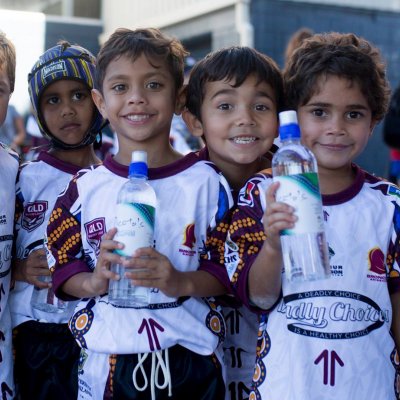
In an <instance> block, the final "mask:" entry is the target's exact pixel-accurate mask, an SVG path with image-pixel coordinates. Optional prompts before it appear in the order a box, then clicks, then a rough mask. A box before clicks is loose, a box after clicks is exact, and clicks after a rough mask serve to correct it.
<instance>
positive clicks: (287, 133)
mask: <svg viewBox="0 0 400 400" xmlns="http://www.w3.org/2000/svg"><path fill="white" fill-rule="evenodd" d="M279 136H280V138H281V140H286V139H298V138H300V128H299V124H298V122H297V113H296V111H294V110H289V111H282V112H280V113H279Z"/></svg>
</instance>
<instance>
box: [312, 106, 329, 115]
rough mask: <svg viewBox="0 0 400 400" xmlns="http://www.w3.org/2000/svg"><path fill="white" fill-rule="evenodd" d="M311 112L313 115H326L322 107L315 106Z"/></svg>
mask: <svg viewBox="0 0 400 400" xmlns="http://www.w3.org/2000/svg"><path fill="white" fill-rule="evenodd" d="M311 113H312V114H313V115H314V116H315V117H324V116H325V115H326V112H325V111H324V110H323V109H322V108H315V109H314V110H312V111H311Z"/></svg>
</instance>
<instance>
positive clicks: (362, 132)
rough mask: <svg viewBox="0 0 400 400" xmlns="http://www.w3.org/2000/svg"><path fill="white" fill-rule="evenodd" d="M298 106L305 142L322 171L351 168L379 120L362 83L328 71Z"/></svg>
mask: <svg viewBox="0 0 400 400" xmlns="http://www.w3.org/2000/svg"><path fill="white" fill-rule="evenodd" d="M317 85H318V87H319V89H318V90H317V91H316V93H315V94H314V95H313V96H312V97H311V98H310V100H309V101H308V102H307V104H305V105H303V106H301V107H299V108H298V118H299V124H300V128H301V134H302V142H303V143H304V144H305V145H306V146H307V147H308V148H309V149H311V151H312V152H313V153H314V155H315V157H316V158H317V162H318V168H319V172H320V173H321V172H322V173H327V172H328V173H331V172H339V170H341V171H346V170H347V171H348V170H349V168H350V165H351V162H352V161H353V160H354V159H355V158H356V157H357V156H358V155H359V154H360V153H361V152H362V151H363V150H364V148H365V146H366V145H367V143H368V140H369V137H370V136H371V133H372V130H373V128H374V126H375V123H376V121H374V120H372V113H371V109H370V107H369V105H368V102H367V100H366V98H365V96H364V95H363V94H362V92H361V90H360V87H359V84H358V83H356V82H350V81H349V80H348V79H345V78H340V77H337V76H332V75H328V76H327V77H325V76H323V77H320V78H319V80H318V81H317Z"/></svg>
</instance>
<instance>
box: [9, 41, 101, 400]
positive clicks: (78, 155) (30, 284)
mask: <svg viewBox="0 0 400 400" xmlns="http://www.w3.org/2000/svg"><path fill="white" fill-rule="evenodd" d="M95 61H96V59H95V57H94V56H93V55H92V54H91V53H90V52H89V51H88V50H87V49H85V48H83V47H81V46H78V45H71V44H70V43H69V42H66V41H62V42H59V43H58V44H57V45H55V46H53V47H51V48H49V49H47V50H46V51H45V52H44V53H43V54H42V55H41V56H40V57H39V59H38V60H37V62H36V63H35V64H34V65H33V67H32V70H31V72H30V74H29V75H28V88H29V95H30V99H31V103H32V107H33V110H34V112H35V118H36V120H37V122H38V124H39V127H40V130H41V132H42V134H43V136H45V137H47V138H48V139H49V143H50V146H49V148H46V150H43V151H41V152H40V153H39V155H38V157H37V159H36V160H34V161H31V162H28V163H25V164H22V165H21V167H20V170H19V173H18V177H17V184H16V188H17V203H16V210H17V218H16V224H15V235H16V238H15V259H14V260H15V263H14V268H13V277H14V279H15V285H14V288H13V290H12V291H11V293H10V309H11V317H12V323H13V327H16V329H15V330H14V338H13V339H14V340H13V344H14V350H15V382H16V387H17V394H18V398H20V399H32V398H35V399H47V398H57V399H59V400H62V399H72V398H76V395H77V384H76V380H77V372H78V371H77V364H78V359H79V346H78V345H77V344H76V342H75V340H74V338H73V337H72V335H71V332H70V331H69V329H68V324H67V323H68V320H69V319H70V317H71V315H72V310H73V308H74V307H73V306H74V305H73V304H72V303H71V304H68V303H67V302H61V301H60V300H59V299H57V297H55V296H54V293H53V291H52V288H51V283H50V282H51V280H50V271H49V266H48V264H47V260H46V251H45V247H46V239H45V238H46V227H47V223H48V221H49V217H50V214H51V211H52V209H53V206H54V203H55V201H56V199H57V196H58V195H59V193H60V192H61V191H63V189H64V188H65V186H66V185H67V184H68V182H69V181H70V179H71V178H72V177H73V176H74V175H75V174H76V173H77V172H78V171H79V170H80V169H81V168H83V167H89V166H91V165H95V164H99V163H100V160H99V159H98V158H97V156H96V154H95V151H94V142H95V141H96V139H97V138H98V137H99V135H100V130H101V128H102V127H103V126H104V124H105V120H104V119H103V117H102V116H101V114H100V113H99V111H98V110H97V108H96V106H95V104H94V102H93V100H92V97H91V92H90V91H91V89H93V85H94V75H95Z"/></svg>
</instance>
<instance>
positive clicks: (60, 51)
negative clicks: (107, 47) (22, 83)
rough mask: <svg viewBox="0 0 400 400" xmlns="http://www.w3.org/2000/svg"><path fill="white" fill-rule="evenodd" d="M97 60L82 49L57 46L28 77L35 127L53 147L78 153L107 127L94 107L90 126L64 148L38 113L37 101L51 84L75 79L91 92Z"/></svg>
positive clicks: (65, 44) (62, 45)
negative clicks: (78, 139) (80, 139)
mask: <svg viewBox="0 0 400 400" xmlns="http://www.w3.org/2000/svg"><path fill="white" fill-rule="evenodd" d="M95 65H96V59H95V57H94V56H93V54H92V53H90V52H89V51H88V50H86V49H84V48H83V47H80V46H76V45H70V44H69V43H67V42H65V43H61V44H58V45H56V46H54V47H52V48H51V49H49V50H47V51H46V52H45V53H43V54H42V55H41V56H40V58H39V60H38V61H37V62H36V64H35V65H34V66H33V68H32V70H31V72H30V73H29V75H28V89H29V96H30V99H31V103H32V107H33V110H34V112H35V114H36V119H37V123H38V125H39V128H40V130H41V132H42V134H43V135H44V136H46V137H47V138H48V139H50V141H51V143H52V145H53V146H54V147H56V148H61V149H64V150H68V149H79V148H81V147H84V146H87V145H89V144H91V143H93V142H94V141H95V139H96V136H97V134H98V133H100V131H101V129H102V128H103V127H104V126H105V125H106V124H107V122H106V121H105V120H104V118H103V117H102V115H101V114H100V112H99V111H98V110H97V108H96V107H95V112H94V117H93V121H92V124H91V126H90V128H89V131H88V132H87V134H86V136H85V137H84V138H83V140H82V141H81V142H80V143H77V144H73V145H70V144H66V143H64V142H63V141H62V140H60V139H57V138H56V137H55V136H54V135H53V134H52V133H51V132H49V130H48V128H47V126H46V123H45V121H44V119H43V114H42V111H41V110H40V97H41V96H42V94H43V91H44V90H45V89H46V88H47V86H49V85H50V84H51V83H53V82H56V81H58V80H60V79H74V80H78V81H81V82H83V83H84V84H85V85H86V86H87V87H88V88H89V89H90V90H91V89H93V86H94V76H95Z"/></svg>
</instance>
